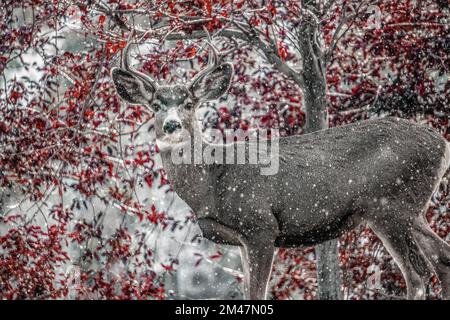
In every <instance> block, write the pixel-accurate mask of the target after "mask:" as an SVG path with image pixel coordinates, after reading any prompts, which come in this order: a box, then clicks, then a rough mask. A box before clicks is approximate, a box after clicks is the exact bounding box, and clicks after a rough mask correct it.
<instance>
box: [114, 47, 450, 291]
mask: <svg viewBox="0 0 450 320" xmlns="http://www.w3.org/2000/svg"><path fill="white" fill-rule="evenodd" d="M125 56H126V55H125ZM112 75H113V79H114V81H115V84H116V87H117V90H118V93H119V94H120V95H121V96H122V98H124V99H125V100H126V101H128V102H130V103H139V104H144V103H145V104H148V105H150V106H152V103H154V101H157V103H158V104H161V103H163V104H164V107H160V106H158V105H154V104H153V107H151V108H152V110H153V111H154V112H155V113H156V119H155V129H156V137H157V143H158V146H159V147H160V149H161V150H162V152H161V157H162V161H163V166H164V168H165V170H166V172H167V175H168V178H169V180H170V181H171V183H172V185H173V187H174V190H175V191H176V192H177V194H178V195H179V196H180V197H181V198H182V199H183V200H184V201H185V202H186V203H187V204H188V205H189V206H190V207H191V208H192V210H193V211H194V212H195V213H196V215H197V218H198V223H199V225H200V228H201V229H202V231H203V235H204V237H206V238H208V239H210V240H212V241H214V242H217V243H222V244H229V245H238V246H240V247H241V253H242V263H243V270H244V286H245V293H246V295H247V296H249V297H250V298H251V299H264V298H265V296H266V292H267V284H268V281H269V278H270V271H271V267H272V260H273V254H274V250H275V248H276V247H298V246H303V245H313V244H317V243H320V242H322V241H325V240H329V239H332V238H336V237H338V236H340V235H341V234H342V233H344V232H346V231H349V230H351V229H353V228H354V227H356V226H357V225H358V224H360V223H361V222H366V223H367V224H368V225H369V226H370V227H371V228H372V229H373V230H374V232H375V233H376V234H377V235H378V236H379V238H380V239H381V240H382V242H383V244H384V245H385V247H386V248H387V250H388V251H389V253H390V254H391V255H392V256H393V257H394V259H395V260H396V262H397V263H398V265H399V266H400V269H401V271H402V273H403V275H404V276H405V279H406V282H407V287H408V298H410V299H423V298H424V297H425V289H426V281H428V280H429V277H430V275H431V274H432V273H436V274H437V276H438V278H439V279H440V281H441V283H442V288H443V296H444V298H450V246H449V245H448V244H447V243H445V242H444V241H443V240H442V239H440V238H439V237H438V236H437V235H436V234H435V233H434V232H433V231H431V229H430V227H429V226H428V224H427V223H426V220H425V218H424V213H425V210H426V208H427V204H428V202H429V200H430V198H431V196H432V194H433V192H434V191H435V190H436V188H437V187H438V185H439V182H440V179H441V178H442V176H443V175H444V173H445V171H446V170H447V168H448V166H449V163H450V149H449V147H448V145H447V143H446V142H445V140H444V139H442V138H441V137H440V136H439V135H438V134H437V133H435V132H433V131H432V130H431V129H429V128H427V127H425V126H420V125H415V124H412V123H409V122H408V121H405V120H400V119H395V118H386V119H379V120H372V121H364V122H360V123H355V124H351V125H346V126H342V127H338V128H333V129H328V130H323V131H319V132H315V133H311V134H307V135H303V136H294V137H286V138H281V139H280V141H279V144H280V145H279V171H278V173H277V174H275V175H269V176H265V175H260V166H259V165H257V164H248V163H246V164H243V165H239V164H209V165H207V164H194V163H190V164H174V163H173V161H172V158H171V154H172V151H173V149H174V148H177V146H178V145H179V144H181V143H184V142H183V136H184V135H186V134H189V135H190V136H191V137H192V136H193V135H194V134H195V130H198V129H197V127H196V119H195V112H193V111H191V110H192V109H194V110H195V108H192V106H190V104H194V105H199V103H200V102H201V101H202V100H201V99H202V97H206V100H208V99H209V100H211V99H216V98H218V97H219V96H220V95H222V94H223V93H224V92H226V90H227V89H228V86H229V81H230V79H231V75H232V66H230V65H228V64H222V65H213V66H212V67H210V68H209V69H208V72H206V73H202V74H200V75H199V76H197V77H196V78H195V79H194V81H193V83H192V85H191V87H190V88H186V89H183V88H181V87H179V86H174V87H163V88H162V89H161V88H158V87H157V85H156V84H155V83H154V82H152V81H151V80H150V79H147V78H145V76H144V75H142V74H140V73H138V72H137V71H130V70H129V68H128V69H125V70H123V69H115V70H113V72H112ZM186 106H189V107H186ZM189 143H191V146H189V148H191V152H192V153H193V152H194V151H195V150H194V145H193V142H189ZM238 143H244V144H247V145H248V143H249V142H237V143H235V144H231V145H228V146H224V148H234V147H235V146H236V144H238Z"/></svg>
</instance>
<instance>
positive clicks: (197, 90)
mask: <svg viewBox="0 0 450 320" xmlns="http://www.w3.org/2000/svg"><path fill="white" fill-rule="evenodd" d="M233 71H234V69H233V65H232V64H231V63H224V64H221V65H219V66H217V67H215V68H214V69H213V70H212V71H211V72H209V73H208V74H206V75H205V76H203V77H201V78H200V79H197V80H196V81H195V82H194V83H192V84H191V86H190V90H191V92H192V94H193V95H194V97H196V98H197V99H199V100H200V101H209V100H215V99H218V98H220V97H221V96H222V95H224V94H225V93H226V92H227V91H228V89H229V88H230V84H231V79H232V78H233Z"/></svg>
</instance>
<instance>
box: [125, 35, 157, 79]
mask: <svg viewBox="0 0 450 320" xmlns="http://www.w3.org/2000/svg"><path fill="white" fill-rule="evenodd" d="M131 44H132V43H131V42H128V43H127V45H126V46H125V48H124V49H123V52H122V61H121V64H122V68H123V69H125V70H127V71H130V72H132V73H134V74H136V75H138V76H140V77H142V78H144V79H146V80H147V81H150V82H151V83H152V84H153V86H154V87H155V88H156V87H158V83H157V82H156V81H155V80H154V79H152V78H151V77H150V76H148V75H146V74H144V73H142V72H140V71H138V70H136V69H134V68H133V67H132V66H131V64H130V61H129V58H130V47H131Z"/></svg>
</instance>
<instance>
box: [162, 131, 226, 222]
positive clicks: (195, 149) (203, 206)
mask: <svg viewBox="0 0 450 320" xmlns="http://www.w3.org/2000/svg"><path fill="white" fill-rule="evenodd" d="M193 127H194V128H192V130H190V131H191V132H189V134H190V137H191V138H190V139H189V140H188V141H186V142H184V144H183V145H182V144H180V145H177V146H174V147H172V148H171V147H168V146H166V145H162V146H160V144H158V148H159V149H160V154H161V160H162V164H163V167H164V170H165V171H166V173H167V177H168V180H169V182H170V183H171V185H172V187H173V189H174V191H175V192H176V193H177V194H178V195H179V196H180V198H181V199H183V200H184V201H185V202H186V203H187V204H188V205H189V206H190V207H191V209H192V210H193V211H194V212H195V213H196V214H197V216H203V215H208V212H209V211H211V210H213V208H214V207H215V202H216V201H215V196H214V194H215V192H214V191H215V189H216V183H217V178H218V176H220V172H221V170H223V168H222V167H221V166H218V165H208V164H205V163H203V161H202V155H203V150H204V147H205V145H204V143H203V141H202V132H201V129H200V127H199V126H198V125H197V124H194V125H193ZM157 143H158V142H157ZM180 150H182V151H181V152H183V155H184V156H185V158H183V159H184V160H185V161H184V162H183V163H179V161H174V154H175V158H176V160H180V159H181V158H180V157H179V156H177V155H176V153H177V152H180Z"/></svg>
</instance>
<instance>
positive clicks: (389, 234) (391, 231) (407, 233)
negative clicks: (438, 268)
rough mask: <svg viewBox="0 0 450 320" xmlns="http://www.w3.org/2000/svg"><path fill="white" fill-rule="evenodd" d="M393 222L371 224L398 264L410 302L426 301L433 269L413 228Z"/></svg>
mask: <svg viewBox="0 0 450 320" xmlns="http://www.w3.org/2000/svg"><path fill="white" fill-rule="evenodd" d="M399 225H402V224H401V223H396V222H392V221H391V223H390V224H389V227H387V226H379V225H373V224H371V225H370V226H371V228H372V230H373V231H374V232H375V233H376V234H377V235H378V237H379V238H380V239H381V241H382V242H383V244H384V246H385V247H386V249H387V251H388V252H389V254H390V255H391V256H392V257H393V258H394V260H395V262H396V263H397V264H398V266H399V268H400V270H401V272H402V274H403V276H404V278H405V281H406V286H407V299H408V300H424V299H425V298H426V282H427V281H428V280H429V278H430V276H431V274H432V269H431V267H430V262H429V261H428V260H427V259H426V257H425V255H424V253H423V252H422V250H421V248H420V247H419V245H418V243H417V241H416V239H415V237H414V236H413V234H412V230H411V226H409V225H408V224H403V225H404V227H403V228H401V227H399Z"/></svg>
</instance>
